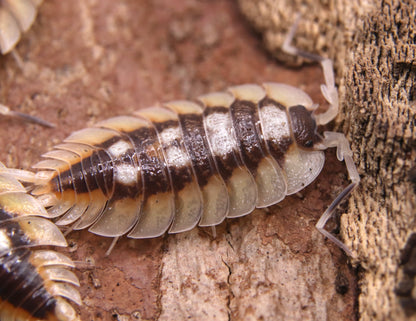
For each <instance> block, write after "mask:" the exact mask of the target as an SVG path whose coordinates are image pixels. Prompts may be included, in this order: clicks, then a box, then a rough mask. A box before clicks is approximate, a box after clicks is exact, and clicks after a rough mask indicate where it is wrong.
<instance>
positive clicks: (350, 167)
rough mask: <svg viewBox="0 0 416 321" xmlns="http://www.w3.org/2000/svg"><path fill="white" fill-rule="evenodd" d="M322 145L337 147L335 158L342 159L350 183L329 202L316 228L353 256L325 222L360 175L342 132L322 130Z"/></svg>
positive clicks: (352, 187)
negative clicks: (327, 227)
mask: <svg viewBox="0 0 416 321" xmlns="http://www.w3.org/2000/svg"><path fill="white" fill-rule="evenodd" d="M322 144H323V145H324V146H322V148H330V147H337V158H338V160H339V161H342V160H344V162H345V165H346V166H347V171H348V176H349V177H350V180H351V183H350V184H349V185H348V186H347V187H346V188H345V189H344V190H343V191H342V192H341V193H340V194H339V195H338V196H337V198H336V199H335V200H334V201H333V202H332V203H331V205H330V206H329V207H328V209H327V210H326V211H325V212H324V214H322V216H321V218H320V219H319V221H318V223H316V228H317V229H318V231H319V232H321V233H322V234H323V235H325V236H326V237H327V238H328V239H330V240H331V241H332V242H334V243H335V244H337V245H338V246H339V247H340V248H342V249H343V250H344V251H345V253H347V254H348V255H349V256H351V257H353V254H352V252H351V250H350V249H349V248H348V247H347V246H346V245H345V244H344V243H342V242H341V241H340V240H338V239H337V238H336V237H335V236H334V235H332V234H331V233H329V232H328V231H327V230H325V228H324V227H325V224H326V222H328V220H329V219H330V218H331V217H332V216H333V215H334V212H335V209H336V208H337V206H338V205H339V204H340V203H341V202H342V201H343V200H344V199H345V198H346V197H347V196H348V195H350V194H351V192H352V191H353V189H354V188H355V187H356V186H357V185H358V183H359V182H360V176H359V174H358V171H357V167H356V166H355V164H354V161H353V159H352V151H351V148H350V145H349V143H348V141H347V138H346V137H345V135H344V134H341V133H336V132H324V140H323V142H322Z"/></svg>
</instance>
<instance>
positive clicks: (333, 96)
mask: <svg viewBox="0 0 416 321" xmlns="http://www.w3.org/2000/svg"><path fill="white" fill-rule="evenodd" d="M299 20H300V15H298V16H297V17H296V20H295V23H294V24H293V26H292V28H290V30H289V32H288V34H287V36H286V39H285V41H284V43H283V47H282V49H283V51H284V52H286V53H288V54H290V55H293V56H301V57H303V58H306V59H309V60H312V61H316V62H319V63H320V64H321V66H322V69H323V72H324V77H325V85H321V92H322V95H323V96H324V97H325V99H326V100H327V101H328V103H329V108H328V110H327V111H326V112H324V113H322V114H318V115H315V120H316V123H317V124H318V125H325V124H327V123H329V122H330V121H331V120H333V119H334V118H335V117H336V116H337V114H338V90H337V87H336V86H335V79H334V68H333V64H332V61H331V60H330V59H328V58H323V57H321V56H318V55H314V54H311V53H309V52H305V51H302V50H300V49H298V48H296V47H294V46H292V44H291V42H292V40H293V38H294V36H295V32H296V29H297V27H298V24H299Z"/></svg>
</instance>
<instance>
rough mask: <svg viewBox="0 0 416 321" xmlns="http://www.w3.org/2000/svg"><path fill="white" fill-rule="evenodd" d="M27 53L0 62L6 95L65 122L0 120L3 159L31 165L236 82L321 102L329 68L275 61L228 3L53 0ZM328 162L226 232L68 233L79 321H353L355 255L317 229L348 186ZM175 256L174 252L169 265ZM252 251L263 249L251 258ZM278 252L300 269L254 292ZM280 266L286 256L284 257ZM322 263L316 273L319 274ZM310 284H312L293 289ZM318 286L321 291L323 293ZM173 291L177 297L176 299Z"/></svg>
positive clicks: (338, 167) (24, 45)
mask: <svg viewBox="0 0 416 321" xmlns="http://www.w3.org/2000/svg"><path fill="white" fill-rule="evenodd" d="M17 53H18V54H19V55H20V57H21V58H22V60H23V66H22V68H19V67H18V65H17V63H16V62H15V60H14V59H13V57H12V56H11V55H9V56H6V57H1V58H0V100H1V102H2V103H3V104H6V105H8V106H11V107H12V108H13V109H15V110H17V111H21V112H25V113H29V114H33V115H37V116H39V117H41V118H43V119H45V120H48V121H50V122H53V123H55V124H56V125H57V127H56V128H55V129H45V128H41V127H38V126H35V125H31V124H26V123H22V122H20V121H18V120H14V119H8V118H4V117H3V118H1V119H0V148H1V161H3V162H4V163H6V165H7V166H10V167H19V168H26V169H27V168H29V167H30V166H31V165H33V164H34V163H35V162H37V161H38V160H39V159H40V155H41V154H42V153H44V152H46V151H47V150H49V149H50V148H51V146H53V145H54V144H57V143H59V142H61V141H62V139H64V138H65V137H66V136H67V135H69V134H70V133H71V132H72V131H74V130H77V129H81V128H83V127H86V126H88V125H91V124H93V123H94V122H96V121H98V120H102V119H105V118H108V117H111V116H115V115H123V114H129V113H131V112H132V111H134V110H137V109H139V108H143V107H148V106H151V105H153V104H156V103H159V102H163V101H168V100H172V99H191V98H195V97H196V96H198V95H200V94H203V93H207V92H210V91H218V90H222V89H224V88H226V87H227V86H229V85H235V84H242V83H261V82H265V81H275V82H285V83H288V84H292V85H295V86H298V87H300V88H302V89H303V90H305V91H306V92H307V93H309V94H310V95H311V96H312V98H313V99H314V100H315V102H317V103H320V104H324V101H323V98H322V97H321V95H320V92H319V84H320V83H321V81H322V78H321V72H320V69H319V68H318V67H316V66H312V67H304V68H302V69H296V70H290V69H285V68H284V67H282V66H281V65H279V63H278V62H276V61H275V60H273V59H272V58H270V57H269V56H268V54H267V53H266V52H265V51H264V50H263V48H262V44H261V40H260V39H259V38H258V36H257V35H256V34H254V33H253V32H252V30H251V28H250V26H249V25H248V24H247V23H246V22H245V21H244V19H243V18H242V16H240V14H239V11H238V7H237V5H236V4H235V3H234V2H231V1H221V0H213V1H190V0H189V1H188V0H175V1H169V0H156V1H150V0H149V1H134V0H130V1H128V0H125V1H111V0H108V1H93V0H89V1H84V0H78V1H47V2H46V3H44V4H43V5H42V6H41V7H40V11H39V16H38V19H37V20H36V22H35V24H34V26H33V27H32V29H31V30H30V31H29V32H28V33H27V34H26V35H25V36H24V38H23V39H22V41H21V42H20V44H19V45H18V47H17ZM327 159H328V162H327V164H326V166H325V168H324V170H323V173H322V174H321V175H320V176H319V178H318V179H317V180H316V181H315V182H314V183H313V184H312V185H311V186H309V187H307V188H306V189H305V190H304V191H302V193H301V195H296V196H291V197H288V198H286V199H285V200H284V201H283V202H281V203H280V204H279V205H276V206H273V207H271V208H269V210H268V211H265V210H262V211H260V210H256V211H255V212H254V213H253V214H251V215H249V216H247V217H244V218H241V219H235V220H226V222H224V223H223V224H221V225H220V226H219V227H218V228H217V232H216V233H217V237H216V238H213V237H212V236H211V230H210V229H208V230H205V229H196V230H194V231H191V232H188V233H183V234H182V235H178V236H172V235H165V236H164V237H160V238H157V239H152V240H130V239H126V238H122V239H121V240H120V241H119V242H118V243H117V246H116V248H115V249H114V251H113V252H112V254H111V255H110V256H109V257H104V253H105V251H106V250H107V249H108V247H109V245H110V243H111V240H109V239H106V238H102V237H98V236H95V235H92V234H91V233H88V232H87V231H78V232H72V233H70V234H69V236H68V242H69V244H70V250H69V251H67V250H63V252H65V253H68V255H70V256H71V257H72V258H73V260H74V261H76V262H77V263H78V267H79V269H78V271H77V272H76V273H77V275H78V276H79V278H80V281H81V295H82V298H83V300H84V306H82V307H80V308H79V311H80V313H81V315H82V319H83V320H138V319H140V320H156V319H164V320H169V319H170V320H173V319H176V320H179V319H185V318H187V319H193V320H198V319H202V318H204V319H208V320H211V319H217V320H223V319H224V320H227V319H231V320H243V319H246V320H247V319H252V320H254V319H261V318H262V319H270V320H271V319H274V318H273V317H272V316H273V315H274V316H276V315H282V316H285V318H286V319H287V320H296V319H300V318H302V317H303V318H304V320H306V319H320V318H321V317H322V316H323V315H325V316H327V318H328V319H332V320H335V319H338V320H351V319H354V316H355V313H356V306H355V303H354V302H355V301H354V300H355V297H356V281H355V276H354V271H352V270H351V269H350V268H349V267H348V264H347V259H346V257H345V255H344V254H343V253H342V252H341V251H340V250H339V249H338V248H336V247H335V246H334V245H332V244H330V243H329V242H327V241H325V240H324V239H323V237H321V236H320V234H319V233H318V232H317V231H316V230H315V229H314V224H315V223H316V221H317V219H318V218H319V216H320V214H321V213H322V212H323V210H324V208H325V207H326V206H328V205H329V203H330V201H331V200H332V199H333V198H334V197H335V196H336V195H337V194H338V193H339V192H340V190H341V189H342V187H341V186H343V184H344V185H345V184H346V176H345V171H344V170H343V166H342V164H340V163H339V162H337V161H336V159H335V157H334V153H333V152H328V153H327ZM245 233H247V235H253V236H255V237H256V240H257V243H253V242H254V241H253V242H251V241H250V242H249V241H248V239H246V238H245V237H246V236H247V235H245ZM189 240H191V241H189ZM276 242H277V244H280V246H282V247H283V248H284V249H285V250H284V253H283V254H282V253H281V254H279V253H277V254H276V253H274V252H273V249H275V246H274V245H273V244H275V243H276ZM201 244H207V247H208V250H207V249H199V248H198V246H202V245H201ZM271 245H273V246H271ZM184 247H189V248H184ZM252 247H255V248H254V252H251V251H252ZM270 247H271V249H270V251H271V252H270V253H269V248H270ZM216 248H218V250H217V251H214V250H215V249H216ZM224 249H225V250H224ZM266 249H267V251H266ZM180 250H181V251H182V252H180ZM210 250H212V251H213V252H212V253H211V252H209V253H208V251H210ZM175 251H178V252H175ZM222 251H225V252H226V255H225V256H223V253H225V252H222ZM227 251H232V255H230V252H227ZM183 252H188V253H185V254H183V255H189V256H190V257H194V258H195V260H197V261H199V260H200V261H201V262H202V263H199V264H204V262H206V261H205V260H208V259H209V258H210V257H214V256H215V257H217V255H218V256H219V262H220V265H222V267H226V271H225V275H222V276H221V275H217V274H216V273H217V272H216V271H217V270H216V268H215V263H213V264H214V267H213V268H212V270H209V269H208V270H204V269H202V270H201V271H199V270H198V271H199V272H198V273H200V274H201V275H208V279H209V278H210V279H211V280H214V282H213V284H214V286H213V287H212V289H213V290H212V289H211V288H208V289H209V291H211V292H208V293H207V294H203V293H202V292H203V291H202V290H201V288H202V285H204V278H202V276H201V277H199V274H198V276H197V277H196V278H195V279H194V278H193V276H191V274H189V275H187V273H188V272H186V271H184V270H183V269H184V267H183V266H180V263H181V261H182V260H186V258H183V257H182V256H181V255H182V254H178V253H183ZM172 253H176V254H174V255H176V259H175V258H170V259H167V258H169V257H170V256H169V255H172ZM250 253H254V254H256V255H257V254H261V255H260V256H259V259H255V260H253V259H252V257H251V256H250V255H251V254H250ZM254 254H253V255H254ZM275 255H280V256H281V255H286V257H289V258H290V259H291V261H290V262H292V263H290V262H289V263H288V264H292V266H294V267H296V269H297V273H298V275H297V276H296V275H295V276H294V277H293V278H292V279H291V280H290V282H288V280H287V279H285V278H286V277H288V276H285V272H287V271H289V268H288V267H286V266H285V267H281V268H279V269H278V270H277V272H276V271H274V272H276V273H273V275H269V276H268V277H267V280H268V281H267V282H257V283H256V285H255V291H254V294H253V292H252V291H253V282H251V281H252V280H253V275H254V273H255V270H256V268H257V264H259V265H262V266H263V265H264V266H265V267H266V268H265V269H266V271H267V270H270V269H269V268H268V266H273V264H274V262H277V261H279V259H278V258H276V257H274V256H275ZM188 258H189V257H188ZM253 258H254V256H253ZM217 259H218V257H217ZM170 260H173V261H175V260H176V261H175V262H176V263H175V264H176V265H175V264H172V265H171V266H170V265H169V264H170V263H169V262H171V261H170ZM280 260H281V261H283V262H284V263H285V262H288V261H287V259H285V258H284V257H283V258H280ZM186 262H187V261H186ZM314 262H318V263H317V265H316V264H315V265H314V266H318V269H317V270H316V271H318V272H316V271H315V270H313V269H312V268H310V266H312V265H313V264H312V263H314ZM293 264H295V265H293ZM175 267H176V268H177V267H179V268H180V269H181V270H180V271H179V270H178V271H176V270H175ZM324 267H325V268H324ZM327 268H328V269H329V270H330V272H328V273H327V272H324V271H326V270H325V269H327ZM309 269H310V270H309ZM234 271H236V273H235V274H233V273H234ZM238 271H240V272H241V271H243V272H244V271H252V272H249V273H248V272H247V274H248V275H244V273H243V272H241V273H238ZM308 273H310V274H308ZM169 275H173V276H178V278H180V280H179V283H178V284H179V285H178V288H175V287H169V286H170V284H174V282H176V281H174V280H173V279H172V278H171V277H170V276H169ZM311 280H313V281H311ZM194 281H195V282H194ZM286 283H290V284H291V287H293V289H292V288H289V289H288V290H287V293H288V294H284V295H283V294H281V297H280V298H279V299H276V301H273V300H274V299H270V298H269V301H268V302H267V306H265V307H264V310H263V312H256V311H257V310H258V309H259V308H263V307H261V304H262V303H261V302H263V301H262V296H261V293H262V292H261V291H264V292H267V291H269V290H270V289H272V285H273V286H276V289H279V291H283V290H282V289H281V288H282V287H284V284H286ZM305 284H306V286H305ZM175 286H176V285H175ZM279 287H280V288H279ZM260 288H261V289H264V290H261V291H260V290H259V289H260ZM301 288H305V289H306V290H305V291H304V290H299V292H296V291H297V289H301ZM175 289H176V290H175ZM322 289H324V290H322ZM272 290H273V289H272ZM175 291H176V292H175ZM187 291H190V292H189V293H191V294H192V295H193V294H195V293H196V295H197V296H196V298H195V297H194V298H193V300H196V301H195V302H196V303H195V304H191V305H189V302H191V303H192V302H193V301H189V302H188V301H187V300H188V299H189V295H191V294H189V293H188V292H187ZM273 291H277V290H273ZM200 292H201V293H202V294H201V297H198V293H200ZM318 292H319V293H324V294H323V296H322V297H321V299H320V300H315V299H314V298H315V297H314V295H315V294H316V293H318ZM171 293H176V294H175V295H173V296H172V297H169V295H171ZM283 293H284V292H283ZM291 293H293V297H291ZM325 293H329V294H325ZM217 296H218V297H222V298H223V301H221V302H222V303H219V306H214V309H216V311H217V312H216V313H217V314H215V313H211V312H210V310H209V309H208V308H207V309H205V308H204V309H205V310H204V311H205V312H203V313H202V314H199V311H198V306H199V305H201V307H202V306H204V304H207V301H210V298H212V302H214V301H215V299H216V298H217ZM282 296H284V298H283V299H282ZM304 296H306V297H307V300H306V301H304V300H303V297H304ZM207 298H208V299H207ZM198 300H199V301H198ZM252 300H253V301H252ZM258 300H259V301H258ZM176 301H177V302H176ZM172 302H176V303H175V304H178V307H176V306H175V307H173V304H174V303H172ZM251 302H253V305H252V303H251ZM264 302H265V301H264ZM285 302H289V303H285ZM299 302H301V303H299ZM302 302H304V303H302ZM305 302H306V303H305ZM208 303H209V302H208ZM264 304H265V305H266V302H265V303H264ZM208 306H209V304H208ZM287 306H291V307H295V308H294V309H295V310H294V311H293V314H288V313H289V312H287V311H286V312H284V311H285V308H287ZM170 309H172V310H170ZM279 309H280V310H279ZM277 310H279V311H281V312H280V314H279V312H278V311H277ZM282 311H283V312H282ZM305 311H312V312H308V313H306V312H305ZM317 311H318V312H317ZM319 311H323V312H322V313H323V314H322V313H321V312H319ZM304 312H305V313H306V314H303V313H304ZM204 313H205V314H204Z"/></svg>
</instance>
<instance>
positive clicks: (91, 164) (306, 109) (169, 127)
mask: <svg viewBox="0 0 416 321" xmlns="http://www.w3.org/2000/svg"><path fill="white" fill-rule="evenodd" d="M295 29H296V25H295V26H294V28H292V30H291V33H290V34H289V35H288V38H287V41H286V42H285V46H284V49H285V50H286V51H287V52H289V53H291V54H298V55H301V56H304V57H307V58H311V59H314V60H318V61H319V62H320V63H321V64H322V66H323V69H324V75H325V81H326V84H325V85H322V86H321V88H322V93H323V94H324V96H325V98H326V99H327V101H328V102H329V104H330V107H329V109H328V110H327V111H326V112H324V113H321V114H317V113H315V112H316V109H317V105H315V104H313V102H312V100H311V99H310V97H309V96H308V95H307V94H306V93H304V92H303V91H301V90H299V89H297V88H294V87H291V86H288V85H284V84H277V83H265V84H263V85H262V86H257V85H242V86H235V87H230V88H229V89H228V91H227V92H221V93H212V94H208V95H204V96H201V97H199V98H198V100H197V101H196V102H190V101H173V102H168V103H165V104H163V105H162V106H158V107H153V108H148V109H144V110H140V111H139V112H137V113H136V114H135V115H134V116H121V117H115V118H111V119H108V120H105V121H102V122H99V123H98V124H96V125H95V126H94V127H92V128H87V129H84V130H80V131H77V132H74V133H73V134H72V135H70V136H69V137H68V138H67V139H65V140H64V143H63V144H61V145H58V146H56V147H55V149H54V150H53V151H50V152H48V153H46V154H44V155H43V156H44V157H45V158H47V159H46V160H44V161H41V162H40V163H38V164H36V165H35V166H34V168H36V169H38V170H40V171H39V172H38V173H36V175H30V174H27V173H26V174H23V175H22V176H23V177H22V179H23V180H25V181H28V182H31V183H33V184H34V189H33V190H32V194H33V195H36V196H37V197H38V199H39V200H40V201H41V203H42V204H43V205H44V206H46V207H48V213H49V214H50V216H51V217H59V219H57V222H56V223H57V224H58V225H68V224H73V226H72V227H73V228H74V229H83V228H87V227H89V231H91V232H93V233H95V234H99V235H103V236H108V237H118V236H121V235H124V234H127V235H128V236H129V237H132V238H149V237H156V236H159V235H162V234H163V233H165V232H166V231H168V232H169V233H178V232H183V231H187V230H189V229H191V228H193V227H194V226H196V225H197V224H199V225H200V226H214V225H217V224H220V223H221V222H222V221H223V220H224V219H225V218H226V217H228V218H232V217H239V216H243V215H246V214H248V213H250V212H251V211H253V209H254V208H255V207H266V206H269V205H272V204H275V203H277V202H279V201H281V200H282V199H283V198H284V197H285V196H286V195H290V194H293V193H296V192H298V191H300V190H301V189H303V188H305V186H307V185H308V184H310V183H311V182H312V181H313V180H314V179H315V178H316V177H317V175H318V174H319V173H320V171H321V169H322V167H323V165H324V160H325V156H324V153H323V150H325V149H327V148H329V147H337V156H338V159H339V160H345V163H346V166H347V170H348V173H349V176H350V179H351V181H352V182H351V184H350V185H349V186H348V187H347V188H346V189H345V190H344V191H343V192H342V193H341V194H340V195H339V196H338V197H337V198H336V199H335V200H334V202H333V203H332V204H331V206H330V207H329V208H328V210H327V211H326V212H325V213H324V214H323V215H322V217H321V219H320V220H319V222H318V223H317V228H318V229H319V230H320V231H321V233H323V234H324V235H326V236H327V237H329V238H330V239H331V240H332V241H334V242H335V243H337V244H338V245H339V246H341V247H342V248H343V249H344V250H345V251H346V252H347V253H348V254H350V255H351V252H350V251H349V249H348V248H347V247H346V246H345V245H344V244H343V243H341V242H340V241H339V240H337V239H336V238H335V237H334V236H333V235H331V234H330V233H328V232H327V231H326V230H325V229H324V225H325V223H326V222H327V220H328V219H329V217H330V216H331V215H332V213H333V211H334V208H335V207H336V206H337V205H338V204H339V203H340V202H341V200H342V199H344V198H345V197H346V196H347V195H348V194H349V193H350V192H351V190H352V189H353V188H354V187H355V186H356V185H357V183H358V182H359V179H360V178H359V175H358V173H357V170H356V168H355V165H354V163H353V160H352V152H351V150H350V147H349V144H348V141H347V140H346V138H345V136H344V135H343V134H341V133H335V132H326V133H324V136H323V137H322V136H320V135H319V134H318V133H317V126H318V125H323V124H326V123H328V122H329V121H331V120H333V119H334V118H335V117H336V115H337V113H338V94H337V89H336V87H335V85H334V78H333V70H332V63H331V61H330V60H328V59H322V58H321V57H316V56H313V55H310V54H307V53H303V52H300V51H298V50H297V49H296V48H294V47H292V46H291V45H290V40H291V39H292V38H293V34H294V32H295Z"/></svg>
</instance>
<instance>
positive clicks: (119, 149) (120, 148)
mask: <svg viewBox="0 0 416 321" xmlns="http://www.w3.org/2000/svg"><path fill="white" fill-rule="evenodd" d="M131 148H132V147H131V145H130V144H129V143H128V142H126V141H124V140H119V141H118V142H115V143H114V144H113V145H111V146H110V147H109V148H108V149H107V151H108V152H109V153H110V154H111V156H113V157H120V156H121V155H123V154H126V152H127V151H128V150H129V149H131Z"/></svg>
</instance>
